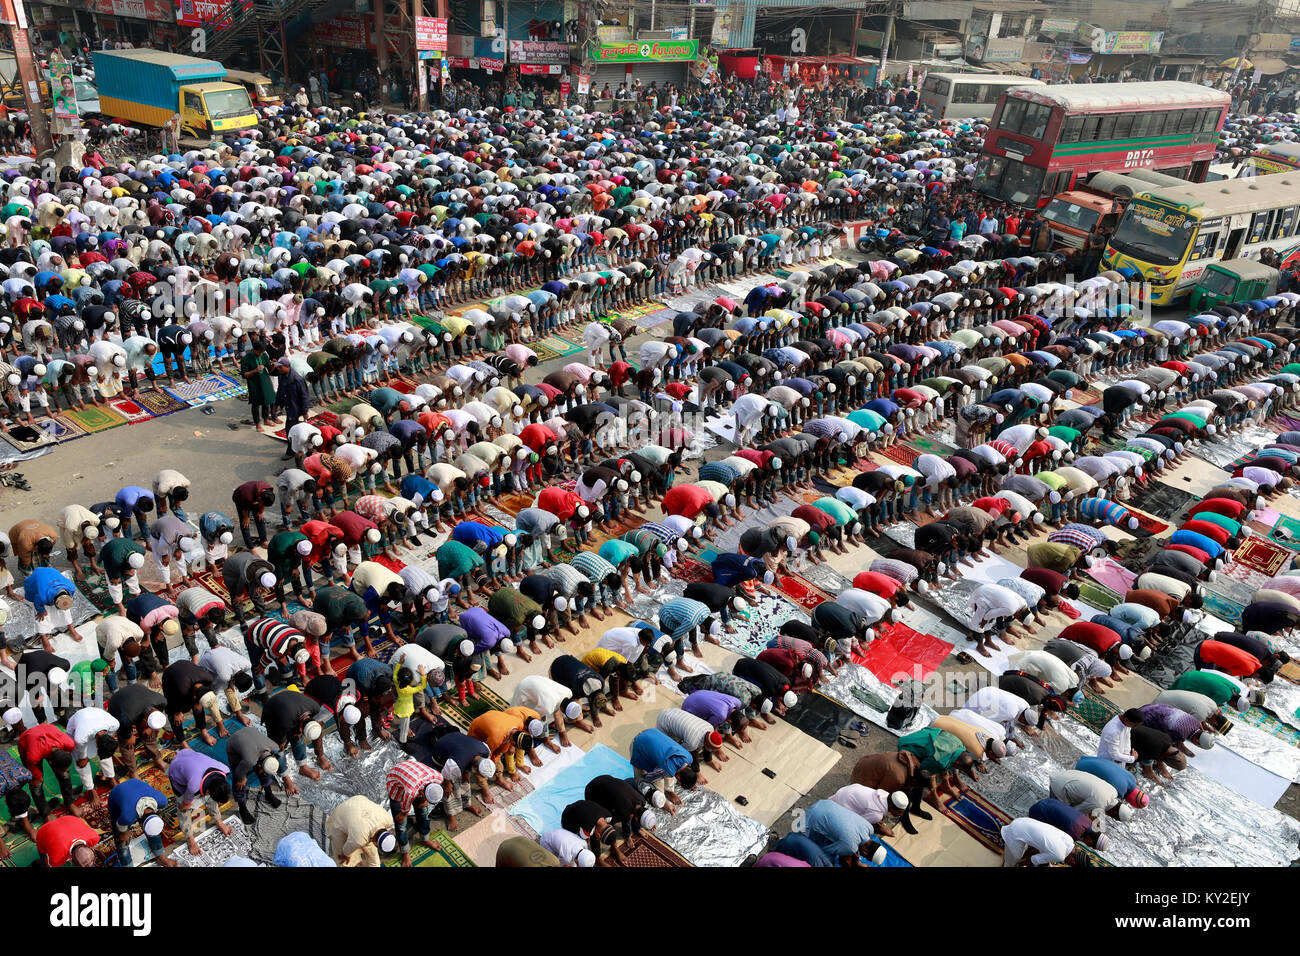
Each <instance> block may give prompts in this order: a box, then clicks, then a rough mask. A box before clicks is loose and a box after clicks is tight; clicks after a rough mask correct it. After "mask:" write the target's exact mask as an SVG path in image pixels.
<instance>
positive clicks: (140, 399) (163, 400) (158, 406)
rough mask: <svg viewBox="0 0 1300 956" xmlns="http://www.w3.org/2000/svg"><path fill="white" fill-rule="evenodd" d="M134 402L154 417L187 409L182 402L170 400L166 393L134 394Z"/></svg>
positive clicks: (170, 397)
mask: <svg viewBox="0 0 1300 956" xmlns="http://www.w3.org/2000/svg"><path fill="white" fill-rule="evenodd" d="M135 400H136V402H137V403H138V404H140V405H142V406H143V407H144V408H145V409H146V410H147V411H149V412H152V413H153V415H154V416H155V417H161V416H163V415H170V414H171V413H172V412H179V411H180V410H181V409H182V408H189V406H188V405H186V404H185V403H184V402H182V401H179V400H177V399H175V398H172V396H170V395H168V394H167V393H166V392H136V394H135Z"/></svg>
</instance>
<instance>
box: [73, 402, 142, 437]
mask: <svg viewBox="0 0 1300 956" xmlns="http://www.w3.org/2000/svg"><path fill="white" fill-rule="evenodd" d="M59 417H60V418H62V419H64V420H65V421H69V422H73V423H74V424H76V426H77V427H78V428H80V429H81V430H82V431H83V432H85V433H86V434H90V433H92V432H102V431H104V430H105V429H108V428H116V427H117V426H118V425H125V424H126V419H125V418H124V417H123V416H122V415H121V414H120V413H119V412H117V411H115V410H114V409H113V408H111V407H108V406H103V405H88V406H87V407H86V409H85V411H75V410H74V411H69V412H64V413H63V414H62V415H60V416H59Z"/></svg>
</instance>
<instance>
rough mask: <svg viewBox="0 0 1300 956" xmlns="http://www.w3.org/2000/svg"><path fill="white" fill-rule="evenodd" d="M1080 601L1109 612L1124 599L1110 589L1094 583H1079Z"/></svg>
mask: <svg viewBox="0 0 1300 956" xmlns="http://www.w3.org/2000/svg"><path fill="white" fill-rule="evenodd" d="M1079 600H1080V601H1084V602H1086V603H1088V604H1091V605H1092V606H1093V607H1096V608H1100V609H1101V610H1103V611H1109V610H1110V609H1111V608H1113V607H1114V606H1115V605H1116V604H1119V603H1121V602H1122V601H1123V600H1124V598H1123V596H1122V595H1119V594H1116V593H1115V592H1114V591H1112V590H1111V589H1110V588H1108V587H1104V586H1103V585H1100V584H1097V583H1095V582H1093V581H1080V582H1079Z"/></svg>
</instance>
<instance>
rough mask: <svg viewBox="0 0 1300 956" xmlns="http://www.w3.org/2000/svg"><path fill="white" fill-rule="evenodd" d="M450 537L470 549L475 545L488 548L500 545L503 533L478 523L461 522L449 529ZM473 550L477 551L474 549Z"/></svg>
mask: <svg viewBox="0 0 1300 956" xmlns="http://www.w3.org/2000/svg"><path fill="white" fill-rule="evenodd" d="M451 537H452V540H453V541H459V542H460V543H461V544H464V545H468V546H469V547H471V548H473V547H474V545H476V544H485V545H488V546H489V547H490V546H492V545H497V544H500V543H501V541H502V539H503V538H505V532H503V531H502V530H501V529H500V528H493V527H490V526H489V525H485V524H483V523H482V522H480V521H462V522H461V523H460V524H458V525H456V527H454V528H452V529H451ZM475 550H478V549H477V548H475Z"/></svg>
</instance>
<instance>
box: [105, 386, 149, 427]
mask: <svg viewBox="0 0 1300 956" xmlns="http://www.w3.org/2000/svg"><path fill="white" fill-rule="evenodd" d="M136 394H137V395H138V394H139V393H138V392H137V393H136ZM108 404H109V407H110V408H112V409H113V411H115V412H117V414H119V415H121V416H122V418H123V419H124V420H125V421H126V423H127V424H128V425H138V424H139V423H140V422H147V421H149V419H151V418H153V414H152V413H151V412H150V411H149V410H148V409H147V408H145V407H144V406H142V405H140V404H139V403H138V402H136V401H135V400H133V399H130V398H110V399H109V400H108Z"/></svg>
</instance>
